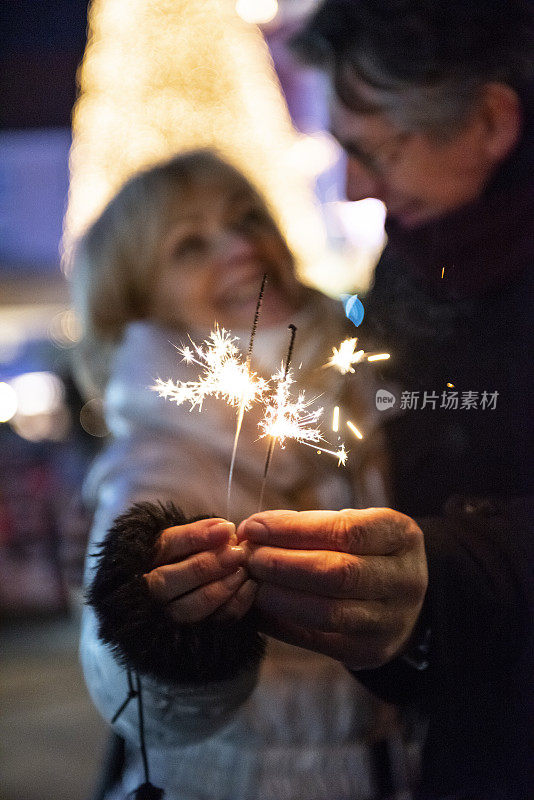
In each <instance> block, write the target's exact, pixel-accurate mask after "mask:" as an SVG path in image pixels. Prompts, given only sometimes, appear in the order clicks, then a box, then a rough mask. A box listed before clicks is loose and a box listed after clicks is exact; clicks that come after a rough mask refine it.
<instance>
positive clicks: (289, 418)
mask: <svg viewBox="0 0 534 800" xmlns="http://www.w3.org/2000/svg"><path fill="white" fill-rule="evenodd" d="M272 380H273V381H274V384H275V387H276V388H275V390H274V392H273V394H272V396H271V397H270V398H269V399H268V400H267V402H266V404H265V412H264V416H263V419H262V420H261V421H260V423H259V427H260V430H261V431H263V433H261V434H260V438H261V439H263V438H264V437H265V436H271V437H272V438H273V439H276V440H277V441H278V442H279V444H280V447H282V448H283V447H284V443H285V440H286V439H295V440H296V441H297V442H301V443H302V444H306V443H307V444H317V442H324V441H325V438H324V436H323V434H322V432H321V429H320V428H319V427H318V426H317V423H318V422H319V419H320V418H321V416H322V414H323V409H322V408H318V409H315V410H313V411H309V410H308V409H309V408H310V406H311V405H312V403H313V402H314V400H306V398H305V394H304V392H302V391H301V392H299V394H298V395H297V398H296V399H295V400H292V399H291V391H290V386H291V384H292V383H293V382H294V381H293V378H292V377H291V373H287V374H284V371H283V369H281V370H280V371H279V372H277V373H276V375H273V376H272Z"/></svg>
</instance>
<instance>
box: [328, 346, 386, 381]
mask: <svg viewBox="0 0 534 800" xmlns="http://www.w3.org/2000/svg"><path fill="white" fill-rule="evenodd" d="M389 357H390V355H389V353H374V354H372V353H366V352H365V351H364V350H358V339H357V338H356V337H353V338H351V339H345V340H344V341H343V342H341V344H340V345H339V347H333V348H332V355H331V356H330V360H329V361H327V363H326V364H324V367H323V369H324V368H326V367H335V369H337V370H338V371H339V372H341V374H342V375H346V374H347V373H348V372H355V369H354V366H353V365H354V364H360V363H361V362H362V361H364V360H365V359H366V360H367V361H384V360H385V359H387V358H389Z"/></svg>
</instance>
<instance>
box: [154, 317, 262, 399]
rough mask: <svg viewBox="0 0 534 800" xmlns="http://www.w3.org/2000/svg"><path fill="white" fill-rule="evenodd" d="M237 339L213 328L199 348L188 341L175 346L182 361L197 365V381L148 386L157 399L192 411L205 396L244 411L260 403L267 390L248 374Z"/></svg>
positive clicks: (223, 330)
mask: <svg viewBox="0 0 534 800" xmlns="http://www.w3.org/2000/svg"><path fill="white" fill-rule="evenodd" d="M237 341H238V339H237V338H236V337H234V336H232V335H231V334H230V333H229V332H228V331H226V330H225V329H224V328H219V326H216V328H215V330H214V331H211V333H210V335H209V337H208V338H207V339H206V340H205V341H204V342H203V344H202V345H197V344H195V343H194V342H193V341H192V340H191V347H190V346H186V347H178V348H177V349H178V352H179V353H180V354H181V356H182V360H183V361H185V362H186V363H187V364H197V365H198V366H199V367H201V368H202V370H203V372H202V374H201V375H200V376H199V379H198V380H197V381H176V382H174V381H173V380H167V381H163V380H161V378H158V379H157V380H156V383H155V385H154V386H153V387H152V388H153V390H154V391H157V392H158V394H159V396H160V397H164V398H165V399H167V400H172V401H173V402H175V403H177V404H178V405H181V404H182V403H187V402H188V403H190V404H191V408H190V410H191V411H192V410H193V409H194V408H198V410H199V411H202V405H203V403H204V400H205V399H206V397H216V398H222V399H224V400H225V401H226V402H227V403H228V405H230V406H242V408H243V410H244V411H248V410H249V409H250V408H251V406H252V403H253V402H255V401H256V400H260V399H261V398H262V397H263V396H264V394H265V392H266V391H267V388H268V381H266V380H265V379H264V378H261V377H258V375H257V374H256V373H255V372H251V371H250V366H249V364H248V362H247V360H246V359H244V358H243V356H242V355H241V354H240V352H239V349H238V348H237V346H236V344H235V343H236V342H237Z"/></svg>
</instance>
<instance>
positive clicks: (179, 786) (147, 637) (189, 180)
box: [73, 151, 402, 800]
mask: <svg viewBox="0 0 534 800" xmlns="http://www.w3.org/2000/svg"><path fill="white" fill-rule="evenodd" d="M264 273H267V276H268V280H267V285H266V288H265V294H264V297H263V304H262V309H261V318H260V324H259V327H258V330H257V334H256V338H255V342H254V351H253V358H252V368H253V369H254V370H255V371H258V372H259V373H261V374H263V375H266V376H267V377H268V376H269V375H271V374H272V373H273V372H274V371H277V370H278V369H279V368H280V363H281V361H282V359H283V358H284V356H285V353H286V350H287V343H288V331H287V324H288V323H289V322H292V323H294V324H295V325H296V326H297V327H298V334H297V340H296V343H295V349H294V354H293V362H294V364H295V365H297V366H298V367H299V369H297V370H296V371H295V372H296V374H297V377H298V384H302V385H303V386H305V387H306V389H307V390H308V392H309V395H310V396H314V395H318V394H321V401H320V402H321V405H323V406H327V407H333V406H334V405H339V406H341V408H342V409H343V411H342V413H345V414H347V415H348V414H350V415H351V416H353V417H354V418H355V419H357V420H358V421H359V424H360V426H361V427H362V428H363V429H364V430H365V432H366V439H365V441H366V442H367V444H364V446H363V447H362V448H361V449H356V448H355V449H354V450H353V452H352V454H351V456H350V458H349V464H348V468H347V469H346V470H340V469H338V468H337V466H336V462H335V460H334V459H331V458H330V457H329V456H327V455H318V454H317V453H316V452H314V451H313V450H310V449H309V448H305V447H300V446H298V445H295V444H294V443H293V444H292V443H291V442H288V443H287V446H286V448H285V449H284V450H283V451H280V452H277V453H276V454H275V456H274V463H273V466H272V468H271V471H270V474H269V479H268V482H267V487H266V491H265V497H264V504H265V505H266V506H267V507H283V508H290V509H296V510H299V509H305V508H325V507H326V508H332V509H335V508H343V507H347V506H354V505H355V504H356V505H373V504H374V505H376V504H381V503H383V502H384V489H383V480H382V468H381V464H380V457H381V456H380V450H379V448H378V447H377V445H376V442H377V440H378V439H377V436H376V435H375V436H374V435H373V432H374V429H375V425H376V415H377V412H376V410H375V411H374V412H373V411H372V407H371V404H370V402H369V391H370V381H369V380H368V379H367V377H366V375H368V373H364V372H362V373H361V380H358V377H357V376H351V379H350V381H347V380H345V379H344V378H343V377H342V376H341V375H339V374H337V373H334V372H333V371H332V370H323V369H321V366H322V365H323V364H324V363H325V361H327V359H328V356H329V355H330V354H331V348H332V346H333V345H334V344H338V343H339V341H340V339H341V338H343V337H344V335H346V330H347V329H346V324H347V323H346V321H345V320H344V318H343V315H342V314H340V312H339V310H338V307H337V305H336V304H335V303H333V302H332V301H330V300H328V299H327V298H324V297H322V296H320V295H318V294H317V293H316V292H312V291H311V290H309V289H306V288H305V287H304V286H302V285H301V284H299V282H298V281H297V280H296V278H295V275H294V271H293V258H292V256H291V253H290V251H289V250H288V247H287V245H286V243H285V241H284V239H283V237H282V235H281V234H280V232H279V230H278V228H277V226H276V224H275V223H274V221H273V218H272V216H271V215H270V213H269V211H268V209H267V207H266V205H265V203H264V201H263V200H262V198H261V197H260V196H259V195H258V194H257V192H256V191H255V190H254V189H253V188H252V186H251V185H250V184H249V183H248V182H247V180H246V179H245V178H244V177H243V176H242V175H241V174H240V173H239V172H238V171H237V170H235V169H234V168H233V167H231V166H230V165H228V164H227V163H225V162H224V161H223V160H221V159H220V158H219V157H218V156H217V155H215V154H214V153H211V152H208V151H198V152H192V153H188V154H184V155H181V156H177V157H175V158H173V159H171V160H170V161H168V162H166V163H163V164H161V165H158V166H156V167H154V168H152V169H150V170H147V171H145V172H143V173H141V174H139V175H136V176H134V177H133V178H132V179H131V180H130V181H129V182H128V183H127V184H126V185H125V186H124V187H123V189H122V190H121V191H120V192H119V193H118V195H117V196H116V197H114V198H113V199H112V200H111V202H110V203H109V205H108V206H107V208H106V209H105V210H104V211H103V213H102V215H101V216H100V217H99V218H98V219H97V220H96V221H95V223H94V224H93V225H92V227H91V228H90V229H89V230H88V232H87V233H86V234H85V236H84V237H83V239H82V240H81V241H80V242H79V244H78V247H77V248H76V252H75V256H74V273H73V280H74V295H75V298H76V300H77V306H78V309H79V313H80V317H81V319H82V321H83V326H84V336H83V339H82V342H81V345H80V351H79V354H78V356H79V357H78V372H79V375H80V380H81V382H82V383H83V384H84V385H85V386H86V387H92V389H91V391H93V392H95V391H100V392H104V393H105V403H106V420H107V423H108V426H109V429H110V431H111V434H112V438H111V440H110V443H109V444H108V446H107V447H106V448H105V450H104V452H103V453H102V455H101V456H100V457H99V458H98V460H97V461H96V463H95V464H94V466H93V468H92V469H91V472H90V474H89V476H88V479H87V485H86V493H87V496H88V498H89V499H90V500H91V501H92V503H93V504H94V507H95V519H94V526H93V530H92V534H91V541H90V544H89V550H88V552H89V555H88V560H87V570H86V583H87V586H90V598H91V603H92V608H89V607H88V608H86V609H85V611H84V619H83V630H82V640H81V655H82V662H83V666H84V671H85V675H86V680H87V684H88V687H89V690H90V692H91V695H92V697H93V699H94V701H95V704H96V705H97V707H98V708H99V709H100V711H101V712H102V714H103V716H104V717H105V719H106V720H108V721H110V720H112V719H114V717H115V715H116V712H117V710H118V709H119V707H120V706H121V703H122V702H123V700H124V699H125V698H126V697H127V695H128V691H129V684H128V669H130V670H131V672H132V675H133V674H134V672H135V671H138V673H139V674H140V676H141V683H142V693H143V704H142V705H143V710H144V724H145V732H146V745H147V749H148V766H149V770H150V780H151V782H152V783H153V784H157V785H158V786H161V787H163V788H164V790H165V796H166V798H168V800H193V799H195V800H197V799H198V798H200V797H202V798H206V800H208V799H209V800H225V799H226V798H228V800H230V799H231V800H253V798H262V800H268V798H272V799H273V800H275V798H276V800H284V798H287V800H297V798H302V800H314V799H315V798H316V799H317V800H320V799H324V800H334V798H335V799H336V800H356V798H362V800H363V798H371V797H375V796H376V776H375V774H374V770H373V759H374V751H373V748H372V746H371V744H370V740H371V739H372V737H373V729H374V730H375V735H377V736H380V734H379V733H377V731H376V728H374V725H375V717H376V715H375V711H376V703H373V701H371V700H370V696H369V695H368V694H367V693H366V691H365V690H364V689H362V688H361V687H360V686H359V685H358V684H357V683H356V682H355V681H353V679H352V677H351V676H350V675H349V674H348V673H347V672H346V671H345V670H344V668H343V667H342V666H341V665H340V664H338V663H337V662H335V661H333V660H331V659H328V658H326V657H324V656H319V655H317V654H312V653H309V652H307V651H303V650H300V649H297V648H294V647H291V646H290V645H285V644H282V643H280V642H274V641H269V642H268V644H267V648H266V651H267V654H266V657H265V659H264V660H263V663H262V662H261V657H262V653H263V650H264V648H265V642H264V640H263V639H262V638H260V637H259V635H258V633H257V628H258V625H259V624H260V621H259V620H258V619H256V618H255V617H254V616H251V614H250V613H248V612H249V609H250V607H251V604H252V602H253V599H254V596H255V594H256V591H257V586H258V584H257V581H252V580H251V579H250V578H249V575H248V571H247V570H248V567H247V564H248V562H249V560H250V559H254V553H253V552H251V551H250V550H247V548H246V546H238V545H237V539H236V537H235V526H234V524H233V523H232V522H229V521H227V520H225V519H223V518H221V517H220V516H217V517H210V516H206V515H210V514H221V513H225V510H226V486H227V479H228V468H229V463H230V456H231V452H232V444H233V438H234V432H235V424H236V413H235V409H233V408H230V407H229V406H227V405H226V404H225V403H224V402H223V401H221V400H216V399H209V398H208V399H207V400H205V402H204V405H203V408H202V413H201V414H199V413H198V411H197V410H194V411H190V410H189V407H184V406H179V407H178V406H176V405H175V404H173V403H170V402H168V401H165V400H163V399H161V398H159V397H158V396H157V395H156V393H155V392H153V391H151V386H152V385H153V384H154V382H155V379H156V378H157V377H160V378H163V379H167V378H173V379H175V380H177V379H179V380H183V381H187V380H196V379H197V377H198V372H199V367H197V366H195V365H194V364H193V365H188V364H185V363H183V362H181V361H180V356H179V353H178V352H177V350H176V345H179V344H181V343H183V344H186V343H187V342H188V336H190V337H191V338H192V339H193V340H194V341H196V342H202V341H203V340H205V339H206V338H207V336H208V335H209V331H210V328H211V327H212V326H213V325H214V323H215V322H216V321H217V322H218V323H219V324H220V325H221V326H224V327H226V328H227V329H231V330H232V333H233V334H237V335H239V336H240V338H241V341H242V344H243V347H244V348H245V349H246V346H247V344H248V337H249V332H250V326H251V323H252V320H253V317H254V311H255V307H256V301H257V296H258V291H259V288H260V285H261V282H262V275H263V274H264ZM257 422H258V411H257V410H255V409H252V410H251V411H250V412H248V413H247V414H246V415H245V419H244V424H243V428H242V432H241V439H240V446H239V450H238V457H237V462H236V466H235V471H234V479H233V487H232V493H231V516H232V518H233V519H234V520H235V521H236V522H239V521H240V520H242V519H244V518H245V517H247V516H248V515H249V514H251V513H252V512H254V511H255V510H256V508H257V504H258V498H259V492H260V487H261V483H262V473H263V466H264V462H265V453H266V446H265V441H263V440H262V441H258V427H257ZM373 441H375V444H373ZM135 504H137V505H135ZM139 504H140V505H139ZM132 506H134V509H133V511H132V510H131V509H132ZM179 509H183V512H182V511H180V510H179ZM102 542H104V545H103V548H101V549H100V550H99V549H98V547H97V545H99V544H101V543H102ZM258 673H259V674H258ZM256 684H257V686H256V688H255V685H256ZM113 724H114V728H115V730H116V731H117V732H118V733H119V734H120V735H121V736H122V737H124V739H125V740H126V764H125V769H124V772H123V775H122V778H121V780H120V782H119V785H118V786H117V787H116V788H115V790H114V794H113V795H110V796H113V797H116V798H119V797H121V798H122V797H125V796H126V793H127V792H129V791H131V790H133V789H134V788H135V787H136V786H137V785H138V784H140V783H141V782H142V780H143V752H142V751H140V749H139V730H138V728H139V708H138V707H137V705H136V704H135V703H134V702H130V703H129V704H128V705H127V706H126V708H125V709H124V710H123V711H122V713H120V714H119V715H118V717H117V718H116V719H114V722H113ZM398 775H399V776H400V778H402V769H400V771H398ZM146 777H147V775H146V773H145V778H146ZM145 788H147V787H145Z"/></svg>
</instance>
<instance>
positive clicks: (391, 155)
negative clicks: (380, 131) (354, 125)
mask: <svg viewBox="0 0 534 800" xmlns="http://www.w3.org/2000/svg"><path fill="white" fill-rule="evenodd" d="M410 137H411V134H410V133H408V132H406V131H401V132H399V133H396V134H394V135H393V136H390V137H389V138H388V139H386V140H385V141H383V142H381V143H380V144H378V145H376V146H375V147H373V149H370V148H369V149H367V148H365V147H362V145H360V144H359V142H356V141H349V142H341V144H342V147H343V149H344V150H345V152H346V153H347V155H348V156H349V158H353V159H355V160H356V161H359V162H360V164H362V165H363V166H364V167H365V169H366V170H368V172H370V173H371V174H372V175H374V176H375V177H377V178H384V177H387V176H388V175H391V173H392V172H393V171H394V170H395V169H396V168H397V167H398V166H399V164H400V163H401V162H402V159H403V156H404V152H405V145H406V144H407V142H408V141H409V139H410Z"/></svg>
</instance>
